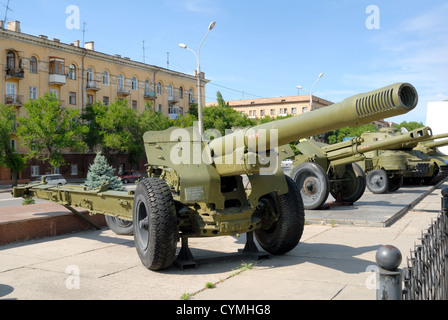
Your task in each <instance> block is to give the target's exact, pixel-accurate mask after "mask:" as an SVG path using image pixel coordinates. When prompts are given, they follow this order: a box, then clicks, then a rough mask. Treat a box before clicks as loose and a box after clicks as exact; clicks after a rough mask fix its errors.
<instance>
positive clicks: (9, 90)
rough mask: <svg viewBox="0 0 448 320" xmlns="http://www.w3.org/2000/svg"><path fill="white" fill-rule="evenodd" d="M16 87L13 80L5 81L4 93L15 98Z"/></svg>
mask: <svg viewBox="0 0 448 320" xmlns="http://www.w3.org/2000/svg"><path fill="white" fill-rule="evenodd" d="M16 94H17V87H16V84H15V83H14V82H6V95H7V96H11V97H13V98H16Z"/></svg>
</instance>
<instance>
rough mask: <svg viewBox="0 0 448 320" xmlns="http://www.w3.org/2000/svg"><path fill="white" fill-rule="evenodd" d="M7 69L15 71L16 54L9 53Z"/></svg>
mask: <svg viewBox="0 0 448 320" xmlns="http://www.w3.org/2000/svg"><path fill="white" fill-rule="evenodd" d="M6 68H8V69H15V68H16V56H15V54H14V52H12V51H9V52H8V54H7V55H6Z"/></svg>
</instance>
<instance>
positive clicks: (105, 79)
mask: <svg viewBox="0 0 448 320" xmlns="http://www.w3.org/2000/svg"><path fill="white" fill-rule="evenodd" d="M103 85H105V86H108V85H109V72H107V71H104V72H103Z"/></svg>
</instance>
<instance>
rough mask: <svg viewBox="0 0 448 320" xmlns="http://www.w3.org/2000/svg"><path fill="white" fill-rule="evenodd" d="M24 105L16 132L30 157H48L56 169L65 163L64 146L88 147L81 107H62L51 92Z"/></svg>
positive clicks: (52, 166) (80, 150) (45, 158)
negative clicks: (84, 140) (24, 111)
mask: <svg viewBox="0 0 448 320" xmlns="http://www.w3.org/2000/svg"><path fill="white" fill-rule="evenodd" d="M24 108H25V110H26V115H25V116H24V117H19V118H18V119H17V122H18V124H19V125H18V127H17V135H18V137H19V138H20V139H21V141H23V144H24V145H25V146H27V147H28V148H29V151H28V154H27V156H26V158H27V159H32V158H34V159H37V160H40V161H48V162H49V163H50V165H51V172H54V168H57V167H60V166H63V165H65V164H66V163H65V160H64V158H63V156H62V151H63V149H66V148H70V149H71V150H74V151H76V152H82V151H84V150H85V149H86V144H85V143H84V142H83V141H82V137H83V135H84V134H86V133H87V130H88V129H87V127H86V126H85V125H82V124H81V122H80V121H79V120H80V117H79V110H77V109H71V108H64V107H62V106H61V103H60V101H59V99H58V98H57V97H55V95H51V94H48V93H46V94H45V95H44V96H43V97H42V98H39V99H37V100H31V101H30V102H28V103H27V104H25V105H24Z"/></svg>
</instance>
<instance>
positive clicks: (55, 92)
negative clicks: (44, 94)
mask: <svg viewBox="0 0 448 320" xmlns="http://www.w3.org/2000/svg"><path fill="white" fill-rule="evenodd" d="M50 94H51V95H53V96H54V97H55V98H59V92H58V90H56V89H50Z"/></svg>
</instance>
